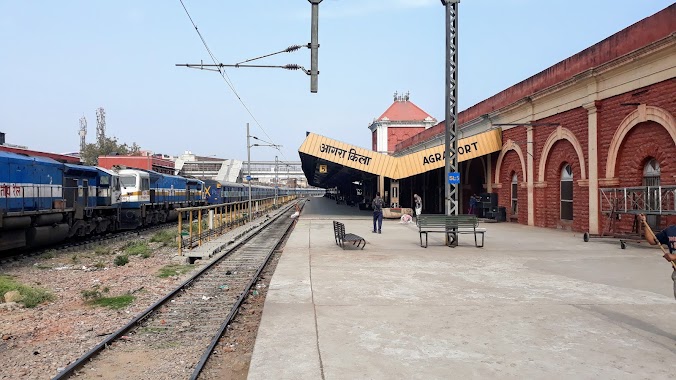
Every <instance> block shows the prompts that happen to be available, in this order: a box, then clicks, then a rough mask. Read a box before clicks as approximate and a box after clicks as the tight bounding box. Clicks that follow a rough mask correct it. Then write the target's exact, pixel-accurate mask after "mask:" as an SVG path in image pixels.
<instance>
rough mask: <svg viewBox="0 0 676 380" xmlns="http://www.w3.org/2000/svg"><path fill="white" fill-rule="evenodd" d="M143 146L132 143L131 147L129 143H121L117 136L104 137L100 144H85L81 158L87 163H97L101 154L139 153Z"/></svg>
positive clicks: (125, 154)
mask: <svg viewBox="0 0 676 380" xmlns="http://www.w3.org/2000/svg"><path fill="white" fill-rule="evenodd" d="M140 150H141V147H140V146H138V145H137V144H136V143H132V145H131V147H130V146H128V145H127V144H119V143H118V142H117V138H116V137H103V139H102V140H101V141H100V144H99V143H98V142H97V143H96V144H85V148H84V150H83V152H82V157H80V159H81V160H82V161H83V162H84V163H85V164H87V165H97V164H98V162H99V156H110V155H114V154H118V155H121V156H127V155H135V154H138V153H139V151H140Z"/></svg>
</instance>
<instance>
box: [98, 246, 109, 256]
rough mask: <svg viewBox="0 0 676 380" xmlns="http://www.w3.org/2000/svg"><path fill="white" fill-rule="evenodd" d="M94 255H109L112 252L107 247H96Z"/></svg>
mask: <svg viewBox="0 0 676 380" xmlns="http://www.w3.org/2000/svg"><path fill="white" fill-rule="evenodd" d="M94 253H95V254H97V255H110V254H111V253H112V250H111V249H110V248H109V247H96V249H95V250H94Z"/></svg>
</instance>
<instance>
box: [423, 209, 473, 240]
mask: <svg viewBox="0 0 676 380" xmlns="http://www.w3.org/2000/svg"><path fill="white" fill-rule="evenodd" d="M417 224H418V232H419V233H420V246H421V247H425V248H427V234H428V233H431V232H441V233H445V234H446V235H447V237H448V241H449V245H456V244H457V239H458V238H457V235H459V234H473V235H474V245H475V246H476V247H479V248H481V247H483V246H484V233H485V232H486V229H485V228H480V227H479V220H478V219H477V217H476V215H426V214H423V215H419V216H418V222H417ZM423 234H425V245H423V241H422V236H423ZM477 235H481V245H479V241H478V239H477Z"/></svg>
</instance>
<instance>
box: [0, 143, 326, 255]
mask: <svg viewBox="0 0 676 380" xmlns="http://www.w3.org/2000/svg"><path fill="white" fill-rule="evenodd" d="M248 191H249V188H248V185H246V184H242V183H229V182H217V181H213V180H207V181H206V182H205V181H202V180H199V179H196V178H186V177H182V176H178V175H169V174H163V173H158V172H154V171H150V170H142V169H130V168H124V169H118V170H109V169H104V168H101V167H96V166H86V165H76V164H66V163H61V162H58V161H55V160H53V159H50V158H45V157H38V156H26V155H21V154H16V153H9V152H1V151H0V251H6V250H10V249H19V248H35V247H39V246H44V245H49V244H55V243H59V242H62V241H66V240H68V239H72V238H76V237H86V236H91V235H96V234H103V233H108V232H115V231H119V230H129V229H136V228H138V227H141V226H148V225H154V224H159V223H165V222H172V221H176V220H178V212H177V211H176V209H177V208H181V207H191V206H205V205H210V204H222V203H230V202H239V201H244V200H248V195H249V193H248ZM275 191H276V192H277V195H278V196H283V195H289V194H299V195H304V193H307V194H313V195H314V193H316V192H317V189H296V188H278V189H275V188H272V187H265V186H258V185H252V186H251V198H252V199H256V200H257V199H263V198H269V197H273V196H275Z"/></svg>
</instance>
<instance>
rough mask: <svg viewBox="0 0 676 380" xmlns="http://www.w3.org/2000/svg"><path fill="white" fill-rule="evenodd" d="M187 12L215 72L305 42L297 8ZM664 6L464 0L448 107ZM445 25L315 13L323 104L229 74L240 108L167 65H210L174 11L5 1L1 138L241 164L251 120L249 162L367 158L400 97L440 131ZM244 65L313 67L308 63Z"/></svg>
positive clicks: (363, 3)
mask: <svg viewBox="0 0 676 380" xmlns="http://www.w3.org/2000/svg"><path fill="white" fill-rule="evenodd" d="M184 3H185V5H186V7H187V9H188V11H189V12H190V15H191V16H192V18H193V20H194V21H195V23H196V24H197V27H198V28H199V30H200V32H201V33H202V36H203V37H204V39H205V41H206V42H207V44H208V46H209V48H210V49H211V51H212V52H213V54H214V55H215V57H216V58H217V59H218V60H219V61H220V62H222V63H225V64H234V63H237V62H241V61H243V60H246V59H249V58H253V57H257V56H261V55H264V54H269V53H273V52H277V51H279V50H282V49H284V48H286V47H287V46H290V45H295V44H299V45H305V44H307V43H308V42H310V4H309V3H308V2H307V1H306V0H261V1H253V0H248V1H235V0H219V1H216V0H200V1H197V0H184ZM670 4H672V1H671V0H638V1H637V0H632V1H629V0H547V1H545V0H463V1H462V2H461V4H460V6H459V7H460V9H459V20H460V25H459V38H460V42H459V57H460V64H459V75H460V79H459V109H460V110H463V109H465V108H467V107H470V106H471V105H473V104H476V103H478V102H480V101H481V100H483V99H486V98H488V97H490V96H491V95H494V94H495V93H497V92H500V91H501V90H504V89H505V88H507V87H509V86H511V85H513V84H515V83H517V82H519V81H521V80H523V79H526V78H528V77H530V76H532V75H534V74H536V73H537V72H539V71H542V70H544V69H546V68H548V67H550V66H552V65H554V64H555V63H557V62H559V61H561V60H563V59H566V58H567V57H569V56H571V55H573V54H575V53H577V52H579V51H581V50H583V49H585V48H587V47H589V46H590V45H592V44H594V43H596V42H598V41H600V40H602V39H604V38H606V37H608V36H610V35H612V34H614V33H616V32H618V31H620V30H622V29H624V28H626V27H627V26H629V25H631V24H633V23H635V22H637V21H639V20H641V19H643V18H645V17H647V16H650V15H652V14H654V13H656V12H658V11H659V10H661V9H663V8H666V7H667V6H669V5H670ZM444 17H445V15H444V9H443V7H442V5H441V2H440V1H439V0H324V1H323V2H322V3H321V4H320V6H319V43H320V44H321V48H320V49H319V70H320V72H321V74H320V76H319V92H318V93H317V94H311V93H310V79H309V77H308V76H306V75H305V74H303V73H302V72H300V71H286V70H281V69H260V68H256V69H253V68H239V69H235V68H230V69H227V70H226V73H227V75H228V76H229V78H230V81H231V82H230V83H231V84H232V86H233V88H234V90H235V91H236V93H237V95H235V92H234V91H233V90H232V89H231V87H230V86H229V85H228V84H227V83H226V82H225V81H224V80H223V78H221V77H220V75H219V74H218V73H214V72H208V71H200V70H194V69H188V68H183V67H176V66H175V64H176V63H199V62H200V61H201V60H203V61H204V62H205V63H211V58H210V57H209V55H208V54H207V52H206V49H205V47H204V45H203V44H202V42H201V40H200V38H199V36H198V35H197V33H196V32H195V29H194V28H193V26H192V24H191V22H190V20H189V19H188V16H187V15H186V13H185V11H184V9H183V7H182V5H181V3H180V1H179V0H175V1H171V0H161V1H160V0H146V1H138V0H133V1H132V0H116V1H91V0H88V1H84V0H82V1H75V0H72V1H69V0H62V1H51V0H50V1H47V0H44V1H29V0H25V1H10V0H0V132H5V133H6V134H7V142H8V143H12V144H19V145H26V146H28V147H30V148H32V149H36V150H44V151H51V152H58V153H63V152H73V151H77V150H78V149H79V136H78V129H79V119H80V118H81V117H82V116H83V115H84V116H85V117H86V118H87V121H88V125H89V128H88V135H87V142H94V140H95V136H96V114H95V111H96V109H97V108H98V107H103V108H105V111H106V121H107V125H106V127H107V129H106V132H107V135H109V136H115V137H117V138H118V139H119V141H120V142H126V143H129V144H131V143H132V142H136V143H137V144H139V145H140V146H141V147H142V148H143V149H147V150H152V151H154V152H157V153H166V154H172V155H177V154H180V153H183V152H184V151H186V150H190V151H192V152H193V153H195V154H198V155H205V156H210V155H214V156H219V157H224V158H235V159H246V127H245V126H246V123H247V122H248V123H250V124H251V134H252V135H254V136H257V137H259V138H261V139H263V140H266V141H270V142H272V143H275V144H281V145H283V147H282V148H281V152H278V151H276V150H274V149H272V148H267V147H256V148H253V149H252V159H253V160H267V159H274V156H275V155H276V154H277V155H279V158H280V160H298V159H299V158H298V147H299V146H300V144H301V143H302V142H303V139H304V138H305V132H306V131H311V132H315V133H319V134H322V135H325V136H328V137H331V138H334V139H337V140H341V141H345V142H348V143H352V144H355V145H359V146H362V147H365V148H370V145H371V138H370V132H369V130H368V128H367V127H368V125H369V123H370V122H371V121H372V120H373V119H374V118H377V117H379V116H380V115H381V114H382V113H383V112H384V111H385V110H386V109H387V107H389V106H390V105H391V103H392V100H393V97H392V96H393V94H394V92H395V91H398V92H399V93H405V92H410V99H411V101H412V102H414V103H415V104H417V105H418V106H419V107H421V108H422V109H423V110H425V111H427V112H428V113H429V114H431V115H432V116H433V117H435V118H437V119H438V120H439V121H441V120H442V119H443V115H444V67H445V62H444V57H445V56H444V55H445V24H444V23H445V18H444ZM254 63H257V64H264V65H283V64H287V63H294V64H299V65H302V66H304V67H306V68H308V69H309V67H310V52H309V50H308V49H306V48H304V49H301V50H300V51H297V52H294V53H286V54H280V55H276V56H274V57H270V58H266V59H262V60H259V61H256V62H254ZM238 97H239V99H241V102H240V100H239V99H238ZM242 103H244V105H243V104H242ZM245 106H246V107H245ZM247 108H248V110H250V113H251V114H252V115H253V117H252V115H251V114H250V113H249V112H248V111H247Z"/></svg>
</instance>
